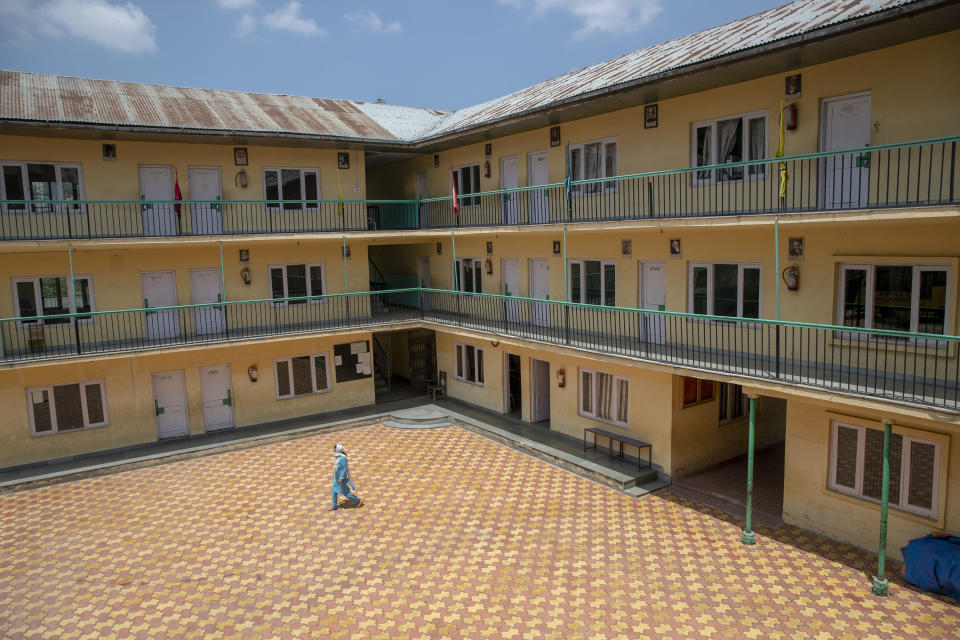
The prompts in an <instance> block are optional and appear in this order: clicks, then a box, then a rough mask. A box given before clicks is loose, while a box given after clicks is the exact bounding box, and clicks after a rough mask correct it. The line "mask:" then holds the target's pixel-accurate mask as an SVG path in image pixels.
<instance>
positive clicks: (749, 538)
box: [740, 393, 757, 544]
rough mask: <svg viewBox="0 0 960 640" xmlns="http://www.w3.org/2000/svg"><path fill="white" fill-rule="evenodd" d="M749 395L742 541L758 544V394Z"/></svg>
mask: <svg viewBox="0 0 960 640" xmlns="http://www.w3.org/2000/svg"><path fill="white" fill-rule="evenodd" d="M747 397H748V398H750V421H749V426H748V428H749V435H748V438H747V523H746V528H745V529H744V530H743V535H742V536H740V541H741V542H743V544H757V536H756V534H755V533H754V532H753V448H754V440H755V437H754V434H755V432H756V427H757V394H755V393H750V394H747Z"/></svg>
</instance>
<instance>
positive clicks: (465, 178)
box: [453, 164, 480, 207]
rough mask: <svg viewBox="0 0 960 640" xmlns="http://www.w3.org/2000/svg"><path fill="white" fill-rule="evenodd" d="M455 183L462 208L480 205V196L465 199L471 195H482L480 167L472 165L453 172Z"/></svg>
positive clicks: (458, 168)
mask: <svg viewBox="0 0 960 640" xmlns="http://www.w3.org/2000/svg"><path fill="white" fill-rule="evenodd" d="M453 183H454V185H456V187H457V198H458V199H459V200H460V206H461V207H475V206H477V205H479V204H480V196H473V197H472V198H465V197H463V196H467V195H469V194H471V193H480V165H479V164H470V165H467V166H465V167H457V168H456V169H454V170H453Z"/></svg>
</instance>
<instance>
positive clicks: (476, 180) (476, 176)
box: [470, 164, 480, 205]
mask: <svg viewBox="0 0 960 640" xmlns="http://www.w3.org/2000/svg"><path fill="white" fill-rule="evenodd" d="M472 170H473V191H472V192H471V193H479V192H480V165H478V164H475V165H473V167H472ZM470 204H473V205H478V204H480V197H479V196H477V197H476V198H473V200H472V202H470Z"/></svg>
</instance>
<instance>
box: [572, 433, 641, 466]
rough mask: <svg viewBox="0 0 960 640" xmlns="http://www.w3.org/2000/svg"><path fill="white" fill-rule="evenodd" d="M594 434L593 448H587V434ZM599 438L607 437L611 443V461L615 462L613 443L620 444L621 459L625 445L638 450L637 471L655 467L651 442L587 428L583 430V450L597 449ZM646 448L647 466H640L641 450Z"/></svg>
mask: <svg viewBox="0 0 960 640" xmlns="http://www.w3.org/2000/svg"><path fill="white" fill-rule="evenodd" d="M588 433H592V434H593V446H592V447H588V446H587V434H588ZM597 436H605V437H606V438H607V440H608V441H609V443H610V444H609V446H610V458H609V459H610V460H613V443H614V442H619V443H620V457H621V458H622V457H623V445H625V444H628V445H630V446H632V447H636V448H637V470H640V469H644V468H645V469H650V468H651V467H652V466H653V445H651V444H650V443H649V442H644V441H643V440H637V439H636V438H631V437H630V436H624V435H620V434H619V433H614V432H613V431H607V430H606V429H599V428H597V427H586V428H585V429H584V430H583V450H584V451H586V450H587V449H596V448H597ZM643 448H646V450H647V466H646V467H641V466H640V462H641V460H640V450H641V449H643Z"/></svg>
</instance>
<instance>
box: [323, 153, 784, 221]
mask: <svg viewBox="0 0 960 640" xmlns="http://www.w3.org/2000/svg"><path fill="white" fill-rule="evenodd" d="M781 137H782V136H781ZM337 200H339V203H338V204H337V215H338V216H340V217H341V218H342V217H343V191H342V190H341V189H340V167H337Z"/></svg>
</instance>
